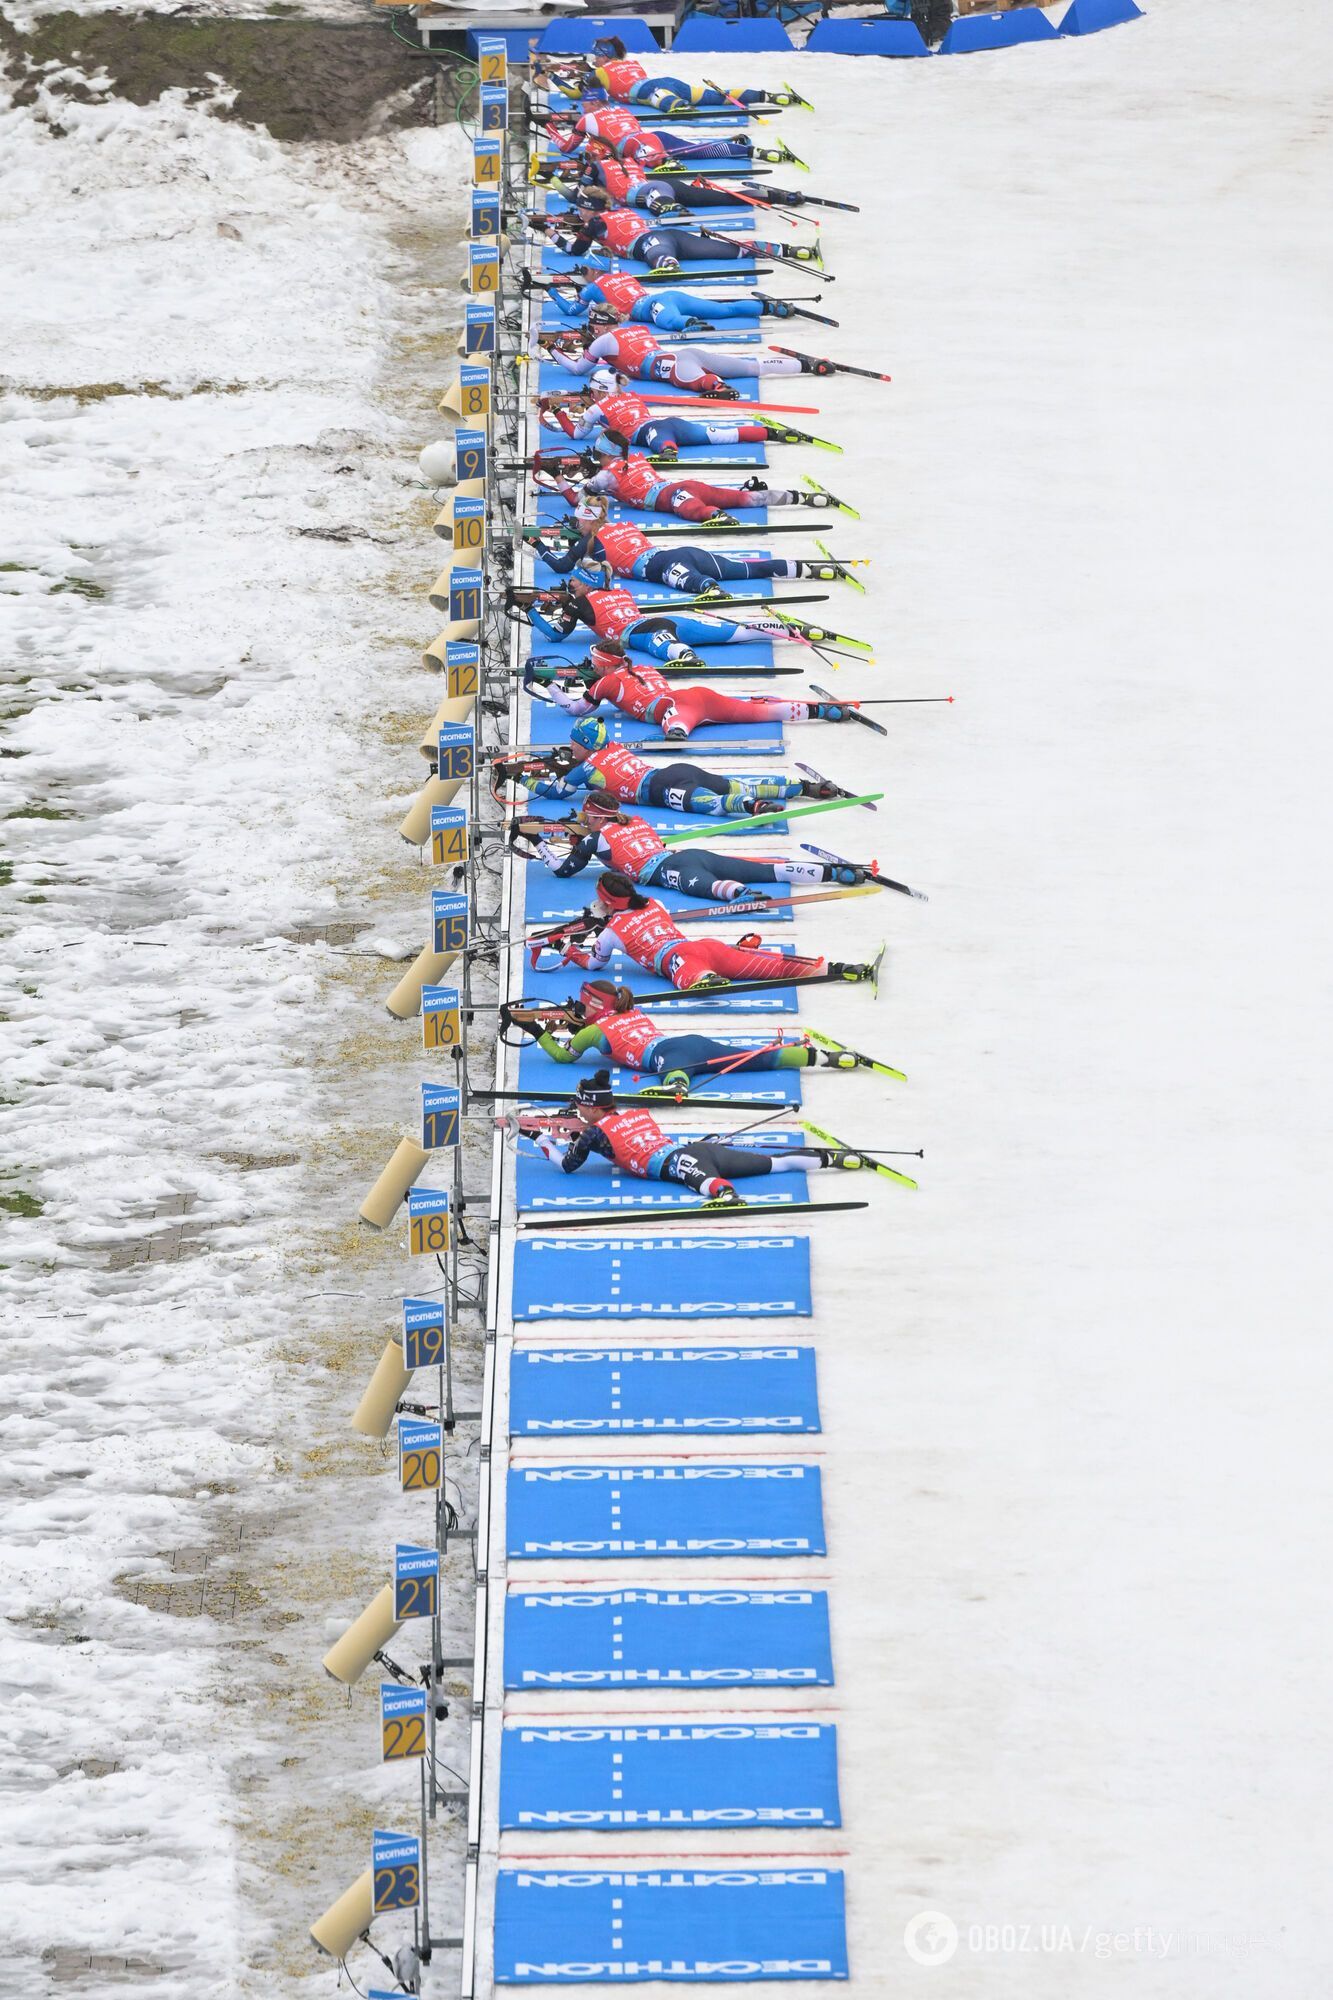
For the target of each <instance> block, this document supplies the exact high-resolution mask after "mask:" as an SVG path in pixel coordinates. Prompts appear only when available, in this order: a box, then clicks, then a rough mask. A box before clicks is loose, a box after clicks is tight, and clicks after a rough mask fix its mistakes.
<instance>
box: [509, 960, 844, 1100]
mask: <svg viewBox="0 0 1333 2000" xmlns="http://www.w3.org/2000/svg"><path fill="white" fill-rule="evenodd" d="M556 1015H558V1017H559V1018H558V1020H557V1019H553V1018H552V1017H553V1016H556ZM500 1020H501V1026H502V1028H504V1029H508V1028H511V1027H517V1028H520V1029H521V1030H522V1031H523V1033H524V1034H527V1035H530V1036H531V1037H532V1039H533V1040H534V1041H535V1042H536V1043H537V1046H538V1047H539V1048H541V1049H543V1050H544V1051H545V1052H546V1054H547V1055H548V1056H550V1057H551V1058H552V1060H553V1061H555V1062H558V1063H576V1062H582V1061H583V1060H584V1058H585V1057H589V1058H592V1059H593V1060H594V1061H602V1062H605V1061H606V1060H607V1059H608V1058H609V1059H610V1060H611V1061H612V1062H614V1063H616V1064H618V1065H619V1067H620V1068H622V1069H628V1070H633V1071H635V1072H636V1073H637V1074H638V1075H640V1076H655V1077H657V1078H659V1079H660V1081H661V1084H662V1088H663V1092H664V1093H665V1092H667V1091H669V1092H671V1094H672V1095H673V1096H681V1097H687V1096H688V1095H689V1092H690V1087H691V1084H692V1083H693V1082H694V1081H695V1080H696V1079H697V1080H698V1081H700V1082H707V1081H708V1079H709V1076H710V1073H711V1074H713V1075H716V1073H717V1071H718V1070H719V1069H721V1068H722V1067H723V1065H725V1066H726V1070H727V1073H728V1074H730V1073H731V1072H732V1071H733V1070H734V1071H735V1072H737V1073H738V1074H739V1073H740V1072H741V1071H742V1070H751V1071H753V1070H775V1069H813V1068H815V1066H816V1065H817V1064H818V1063H821V1062H822V1063H824V1064H825V1065H826V1066H827V1067H828V1068H829V1069H844V1070H845V1069H862V1068H866V1069H868V1068H870V1067H871V1066H872V1063H871V1058H870V1057H869V1056H863V1055H858V1054H857V1052H856V1050H855V1049H847V1048H843V1047H842V1046H841V1045H840V1044H837V1043H835V1044H834V1045H833V1046H832V1047H831V1048H814V1047H812V1045H811V1044H810V1043H809V1042H805V1041H795V1042H786V1041H782V1040H781V1039H779V1038H778V1037H776V1036H775V1037H774V1040H773V1042H772V1043H771V1044H770V1045H769V1046H768V1047H759V1048H755V1049H744V1050H742V1049H735V1048H731V1047H730V1046H729V1045H728V1044H727V1043H726V1042H719V1041H715V1040H714V1039H713V1037H712V1036H711V1035H680V1034H673V1033H671V1032H670V1031H669V1030H668V1031H664V1030H663V1029H661V1028H659V1027H658V1025H657V1023H656V1022H655V1021H654V1020H653V1019H652V1018H651V1017H650V1016H649V1015H647V1014H644V1013H642V1012H641V1011H640V1010H639V1008H637V1007H636V1006H635V1005H634V996H633V994H632V993H631V992H630V990H629V988H628V986H616V985H615V984H614V983H613V982H612V981H611V980H609V979H588V980H585V981H584V983H583V985H582V986H581V987H580V989H579V995H578V998H577V999H576V1000H575V999H570V1000H567V1001H566V1002H565V1003H564V1005H563V1006H562V1007H560V1008H559V1009H553V1008H550V1007H546V1006H541V1007H534V1008H531V1009H529V1008H527V1007H525V1005H524V1003H523V1002H522V1001H519V1002H517V1003H514V1004H508V1005H506V1006H504V1007H502V1008H501V1009H500ZM821 1039H827V1038H821Z"/></svg>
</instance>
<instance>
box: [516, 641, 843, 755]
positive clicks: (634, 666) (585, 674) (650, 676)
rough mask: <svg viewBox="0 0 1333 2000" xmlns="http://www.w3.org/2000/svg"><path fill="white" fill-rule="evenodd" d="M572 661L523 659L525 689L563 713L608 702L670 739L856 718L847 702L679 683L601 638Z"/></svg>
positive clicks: (576, 712)
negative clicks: (716, 729) (740, 727)
mask: <svg viewBox="0 0 1333 2000" xmlns="http://www.w3.org/2000/svg"><path fill="white" fill-rule="evenodd" d="M572 665H573V662H570V661H566V660H559V659H546V658H544V657H543V656H542V655H541V654H537V655H536V656H534V658H532V659H530V660H529V661H528V662H527V665H526V666H525V667H524V669H523V685H524V687H525V688H527V689H528V691H529V692H531V690H532V689H533V688H535V687H545V688H547V690H548V691H549V694H550V698H551V701H552V702H553V703H554V705H555V706H556V707H557V708H560V709H563V710H564V712H565V714H566V715H573V716H578V717H580V718H581V717H583V716H585V715H594V714H595V713H596V711H597V710H598V709H599V708H600V707H601V705H602V703H603V702H606V703H607V704H608V705H609V706H610V707H612V708H616V709H619V711H620V713H621V714H622V715H628V716H629V717H630V718H631V719H632V720H633V721H635V722H653V723H656V725H657V727H658V728H659V729H660V730H661V732H662V734H663V735H664V736H665V737H666V738H667V739H668V740H669V741H673V742H682V743H683V742H684V740H685V738H686V737H687V736H689V735H690V733H691V731H692V730H695V729H697V728H699V726H700V724H701V723H707V722H854V721H855V720H856V711H855V706H854V704H852V703H850V702H832V701H791V700H788V699H786V698H785V697H783V696H776V695H764V694H743V695H730V694H721V693H719V691H718V690H717V689H716V688H710V687H681V686H680V685H679V684H678V683H677V682H675V681H668V680H667V679H666V678H665V677H664V676H663V675H662V674H660V673H659V672H658V670H657V668H656V667H650V666H645V665H641V664H640V663H639V662H637V661H634V660H630V659H628V658H627V657H626V654H625V648H624V647H623V645H620V644H618V642H617V641H615V640H599V641H598V642H597V643H596V644H595V645H594V646H592V647H591V648H590V650H589V654H588V665H587V667H586V669H580V668H578V667H575V668H574V671H573V672H572V673H569V672H562V669H565V668H568V667H570V666H572Z"/></svg>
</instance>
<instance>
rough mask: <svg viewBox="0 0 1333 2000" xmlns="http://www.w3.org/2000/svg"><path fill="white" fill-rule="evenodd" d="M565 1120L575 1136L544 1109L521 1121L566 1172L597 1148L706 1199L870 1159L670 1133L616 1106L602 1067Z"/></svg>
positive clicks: (627, 1168)
mask: <svg viewBox="0 0 1333 2000" xmlns="http://www.w3.org/2000/svg"><path fill="white" fill-rule="evenodd" d="M560 1122H561V1125H562V1126H563V1127H564V1128H565V1130H566V1131H567V1132H572V1135H573V1136H572V1137H570V1138H563V1137H561V1136H559V1135H558V1134H557V1133H556V1132H553V1131H551V1130H549V1129H548V1121H547V1120H546V1119H544V1118H542V1117H541V1116H540V1115H539V1114H535V1113H527V1114H520V1117H519V1120H518V1129H519V1131H520V1132H522V1133H523V1134H524V1135H525V1136H526V1137H528V1138H531V1139H534V1140H535V1141H536V1144H537V1150H538V1151H539V1152H540V1153H541V1154H542V1156H543V1157H544V1158H545V1159H547V1160H550V1161H551V1162H552V1164H553V1165H558V1166H559V1167H560V1168H561V1169H562V1170H563V1172H565V1173H567V1174H573V1173H577V1172H578V1170H579V1168H580V1167H581V1166H583V1165H584V1164H585V1162H586V1161H588V1160H589V1159H591V1158H592V1157H593V1155H594V1154H596V1155H597V1156H598V1157H599V1158H601V1159H603V1160H606V1161H608V1162H609V1163H610V1165H611V1166H613V1167H619V1168H620V1169H621V1171H622V1172H623V1173H629V1174H634V1175H636V1176H637V1177H638V1178H639V1179H640V1180H659V1181H675V1182H676V1183H678V1184H679V1185H680V1186H682V1187H688V1188H692V1189H693V1190H694V1192H695V1193H696V1194H700V1195H702V1196H703V1197H704V1199H705V1200H706V1201H721V1202H725V1203H726V1204H727V1206H728V1207H734V1206H737V1205H739V1204H740V1200H741V1197H740V1196H739V1195H738V1194H737V1192H736V1189H735V1187H734V1186H733V1182H734V1181H737V1180H744V1179H752V1178H755V1177H757V1176H763V1177H766V1176H768V1175H770V1174H799V1173H806V1172H808V1171H809V1170H810V1169H812V1168H816V1167H853V1168H855V1167H864V1166H865V1165H867V1161H866V1159H865V1158H864V1157H863V1155H861V1154H860V1153H852V1152H849V1151H848V1150H847V1149H846V1148H845V1147H841V1146H837V1147H825V1146H802V1147H783V1148H782V1149H781V1150H780V1151H778V1150H775V1151H772V1152H770V1151H769V1150H767V1148H766V1147H764V1146H763V1144H762V1143H756V1144H754V1145H751V1146H729V1145H727V1144H726V1142H725V1141H724V1140H722V1139H718V1138H703V1139H692V1140H681V1139H679V1138H670V1137H668V1135H667V1134H666V1133H665V1132H664V1131H663V1130H662V1128H661V1126H660V1125H659V1124H658V1122H657V1120H656V1119H655V1118H654V1117H653V1116H652V1114H651V1113H650V1112H647V1111H639V1110H635V1109H632V1108H631V1109H628V1110H623V1111H617V1109H616V1107H615V1099H614V1098H613V1097H612V1095H611V1075H610V1072H609V1071H608V1070H598V1072H597V1074H596V1075H595V1076H593V1077H591V1078H590V1079H589V1080H588V1082H587V1083H582V1084H580V1085H579V1088H578V1094H577V1095H576V1096H575V1097H574V1098H573V1099H572V1100H571V1102H570V1103H569V1105H568V1106H567V1107H566V1110H565V1113H564V1115H563V1117H562V1118H561V1121H560Z"/></svg>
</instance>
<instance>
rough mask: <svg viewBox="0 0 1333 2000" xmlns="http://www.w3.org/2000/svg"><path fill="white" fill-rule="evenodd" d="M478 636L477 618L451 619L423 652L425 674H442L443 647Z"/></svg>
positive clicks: (479, 630)
mask: <svg viewBox="0 0 1333 2000" xmlns="http://www.w3.org/2000/svg"><path fill="white" fill-rule="evenodd" d="M480 634H481V620H480V619H479V618H451V619H450V620H449V623H448V624H447V625H446V626H445V628H444V630H443V632H441V634H440V636H439V638H438V639H432V640H431V642H430V644H429V646H427V648H426V650H425V652H424V653H423V654H422V655H421V664H422V666H423V667H425V669H426V671H427V673H432V674H442V673H443V672H444V649H445V647H446V646H452V645H454V644H455V642H456V641H457V640H459V639H465V640H468V641H471V640H473V639H476V638H478V637H479V636H480Z"/></svg>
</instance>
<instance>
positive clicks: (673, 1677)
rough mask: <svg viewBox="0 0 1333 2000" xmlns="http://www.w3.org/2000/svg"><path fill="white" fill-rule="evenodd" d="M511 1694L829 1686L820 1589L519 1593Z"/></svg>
mask: <svg viewBox="0 0 1333 2000" xmlns="http://www.w3.org/2000/svg"><path fill="white" fill-rule="evenodd" d="M504 1679H505V1686H506V1687H510V1688H534V1689H536V1688H561V1689H568V1688H584V1687H628V1688H643V1687H650V1688H652V1687H669V1688H673V1689H675V1688H688V1689H692V1690H694V1691H695V1692H705V1693H706V1692H707V1691H708V1690H710V1689H717V1688H729V1687H831V1686H832V1684H833V1656H832V1651H831V1649H830V1644H829V1617H828V1596H827V1593H826V1592H825V1591H822V1590H803V1589H800V1588H789V1589H773V1590H749V1589H743V1590H733V1589H716V1590H706V1589H700V1590H686V1589H671V1588H669V1587H667V1586H663V1587H662V1588H660V1589H647V1588H642V1587H641V1588H638V1589H626V1590H606V1591H597V1590H551V1591H536V1590H517V1591H511V1592H510V1594H509V1596H508V1597H507V1599H506V1600H505V1642H504Z"/></svg>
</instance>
